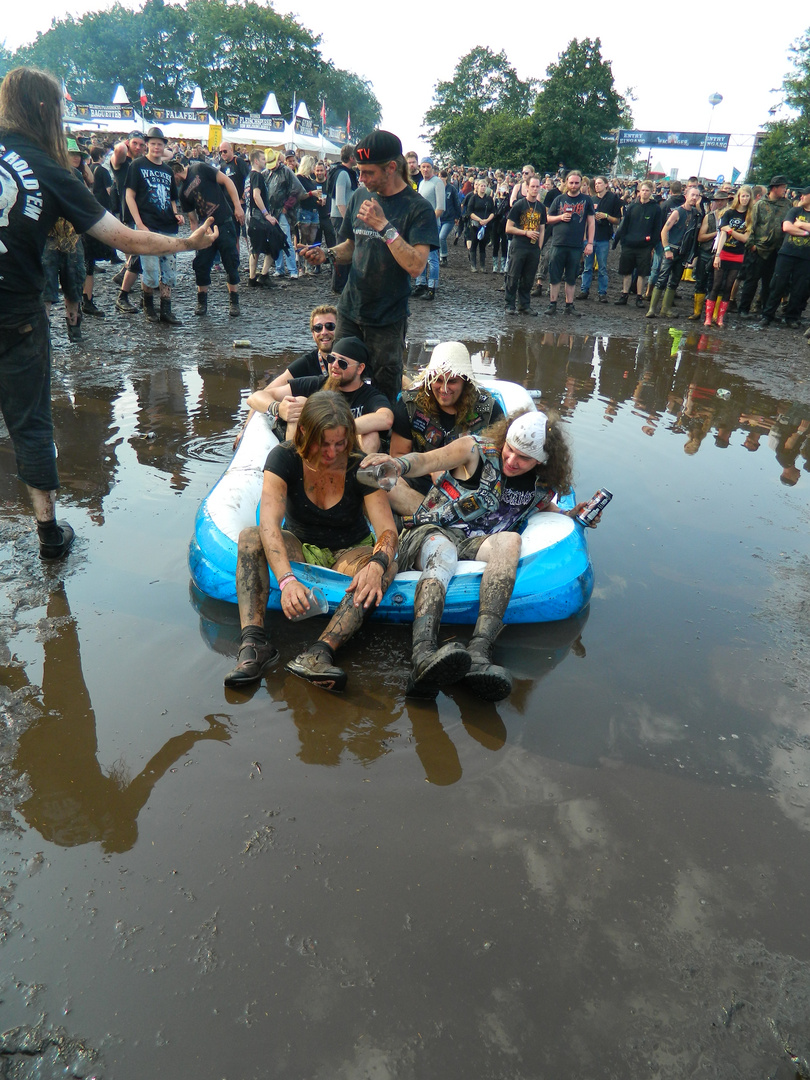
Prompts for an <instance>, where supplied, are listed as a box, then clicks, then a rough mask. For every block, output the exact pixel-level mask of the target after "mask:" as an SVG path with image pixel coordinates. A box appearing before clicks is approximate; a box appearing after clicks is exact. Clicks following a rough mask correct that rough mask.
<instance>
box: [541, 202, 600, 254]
mask: <svg viewBox="0 0 810 1080" xmlns="http://www.w3.org/2000/svg"><path fill="white" fill-rule="evenodd" d="M569 211H570V213H571V220H570V221H555V222H554V234H553V236H552V238H551V242H552V244H554V246H555V247H574V248H581V247H582V245H583V244H584V243H585V225H586V222H587V220H588V218H589V217H593V216H594V211H593V202H592V201H591V197H590V195H584V194H583V193H582V192H579V194H577V195H558V196H557V198H556V199H555V200H554V202H553V203H552V204H551V207H550V209H549V215H550V216H551V217H558V216H559V215H560V214H567V213H568V212H569Z"/></svg>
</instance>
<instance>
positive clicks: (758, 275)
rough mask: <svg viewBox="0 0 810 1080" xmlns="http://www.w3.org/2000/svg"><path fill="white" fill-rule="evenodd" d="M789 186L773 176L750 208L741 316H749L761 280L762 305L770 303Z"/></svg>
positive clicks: (788, 204) (781, 177)
mask: <svg viewBox="0 0 810 1080" xmlns="http://www.w3.org/2000/svg"><path fill="white" fill-rule="evenodd" d="M787 186H788V182H787V177H786V176H772V177H771V182H770V184H768V195H767V197H766V198H764V199H759V200H758V201H757V202H755V203H754V206H753V208H752V210H751V217H750V219H749V225H748V240H747V241H746V245H745V260H744V261H743V266H742V270H741V271H740V280H741V281H742V289H741V290H740V303H739V315H740V318H741V319H748V318H749V317H750V315H751V303H752V301H753V299H754V296H755V295H756V291H757V285H758V284H759V283H760V282H762V295H761V297H760V307H761V309H762V310H763V311H764V310H765V307H766V305H767V303H768V293H769V291H770V287H771V278H772V277H773V272H774V268H775V267H776V256H777V254H778V253H779V248H780V247H781V244H782V241H783V239H784V237H783V236H782V222H783V221H784V220H785V218H786V217H787V215H788V211H789V210H790V199H787V198H786V197H785V193H786V192H787Z"/></svg>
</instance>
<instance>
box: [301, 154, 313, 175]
mask: <svg viewBox="0 0 810 1080" xmlns="http://www.w3.org/2000/svg"><path fill="white" fill-rule="evenodd" d="M314 169H315V158H314V157H313V156H312V155H311V154H305V155H304V157H302V158H301V161H300V164H299V165H298V175H299V176H312V173H313V171H314Z"/></svg>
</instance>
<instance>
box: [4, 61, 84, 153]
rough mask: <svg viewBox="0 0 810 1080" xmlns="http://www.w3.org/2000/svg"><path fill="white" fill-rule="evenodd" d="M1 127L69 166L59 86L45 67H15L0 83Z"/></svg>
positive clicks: (60, 88)
mask: <svg viewBox="0 0 810 1080" xmlns="http://www.w3.org/2000/svg"><path fill="white" fill-rule="evenodd" d="M0 127H1V128H3V129H4V130H5V131H13V132H14V133H15V134H17V135H24V136H25V138H26V139H30V140H31V142H32V143H35V144H36V145H37V146H38V147H39V148H40V150H44V152H45V153H46V154H47V155H48V156H49V157H52V158H53V159H54V161H56V162H58V163H59V164H60V165H61V166H62V167H63V168H64V169H69V168H70V161H69V159H68V156H67V140H66V139H65V132H64V130H63V128H62V87H61V85H60V83H59V81H58V80H57V79H55V78H54V76H53V75H51V74H49V73H48V72H47V71H40V70H39V68H33V67H16V68H12V69H11V71H9V73H8V74H7V75H6V77H5V78H4V79H3V82H2V83H0Z"/></svg>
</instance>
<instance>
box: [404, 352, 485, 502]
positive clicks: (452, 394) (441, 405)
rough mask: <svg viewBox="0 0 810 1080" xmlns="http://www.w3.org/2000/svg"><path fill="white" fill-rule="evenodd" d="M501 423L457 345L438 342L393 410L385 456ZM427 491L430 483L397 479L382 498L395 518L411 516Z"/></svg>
mask: <svg viewBox="0 0 810 1080" xmlns="http://www.w3.org/2000/svg"><path fill="white" fill-rule="evenodd" d="M502 419H503V409H501V406H500V405H499V404H498V402H497V401H496V400H495V398H494V397H493V395H492V394H491V393H490V392H489V391H488V390H485V389H484V388H483V387H480V386H479V385H478V383H477V382H476V381H475V375H474V374H473V369H472V364H471V363H470V354H469V352H468V350H467V347H466V345H463V344H462V343H461V342H460V341H442V342H441V343H440V344H439V345H437V346H436V347H435V349H434V350H433V355H432V356H431V358H430V363H429V364H428V366H427V367H426V368H425V370H424V372H423V373H422V377H421V378H420V379H419V381H418V382H417V383H416V384H415V385H414V386H413V387H412V388H411V389H410V390H403V392H402V396H401V397H400V398H399V400H398V401H397V402H396V404H395V405H394V426H393V428H392V429H391V456H392V457H402V456H403V455H404V454H409V453H411V451H415V452H416V453H419V454H424V453H427V451H428V450H437V449H438V448H439V447H440V446H447V444H448V443H451V442H454V441H455V440H456V439H459V438H461V436H462V435H475V434H476V433H477V432H479V431H483V430H484V428H486V427H489V426H490V425H491V424H495V423H497V422H498V420H502ZM429 491H430V477H428V476H417V477H412V476H411V475H410V474H408V477H407V479H401V480H399V481H398V482H397V485H396V487H395V488H394V489H393V491H392V492H391V493H390V495H389V496H388V498H389V499H390V501H391V506H392V508H393V509H394V510H395V511H396V512H397V513H398V514H412V513H413V512H414V510H416V508H417V507H418V506H419V504H420V503H421V502H422V500H423V499H424V497H425V495H427V493H428V492H429Z"/></svg>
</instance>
